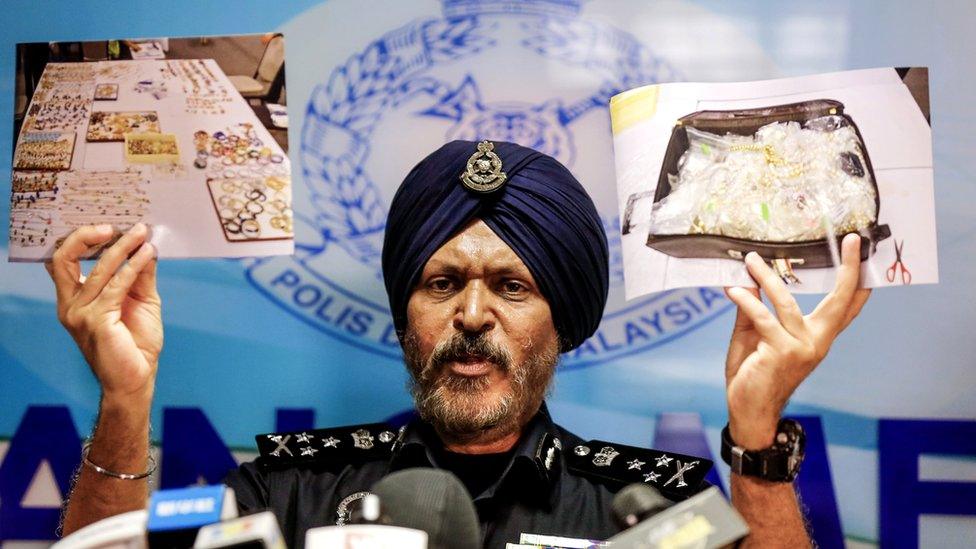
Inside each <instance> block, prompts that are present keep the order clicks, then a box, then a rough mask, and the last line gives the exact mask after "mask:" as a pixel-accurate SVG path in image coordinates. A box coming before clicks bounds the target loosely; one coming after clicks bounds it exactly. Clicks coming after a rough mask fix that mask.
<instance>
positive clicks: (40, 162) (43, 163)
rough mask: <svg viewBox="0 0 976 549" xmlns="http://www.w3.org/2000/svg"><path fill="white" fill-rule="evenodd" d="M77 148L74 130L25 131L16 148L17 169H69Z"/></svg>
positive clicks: (15, 162) (15, 165) (15, 166)
mask: <svg viewBox="0 0 976 549" xmlns="http://www.w3.org/2000/svg"><path fill="white" fill-rule="evenodd" d="M74 149H75V134H74V133H72V132H23V133H21V134H20V140H19V141H18V142H17V147H16V149H15V150H14V163H13V167H14V169H15V170H20V169H27V170H67V169H68V168H70V167H71V157H72V154H73V152H74Z"/></svg>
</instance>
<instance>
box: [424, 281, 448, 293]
mask: <svg viewBox="0 0 976 549" xmlns="http://www.w3.org/2000/svg"><path fill="white" fill-rule="evenodd" d="M428 286H429V287H430V289H431V290H434V291H435V292H449V291H451V289H453V288H454V283H453V282H451V280H450V279H447V278H435V279H434V280H431V281H430V283H429V284H428Z"/></svg>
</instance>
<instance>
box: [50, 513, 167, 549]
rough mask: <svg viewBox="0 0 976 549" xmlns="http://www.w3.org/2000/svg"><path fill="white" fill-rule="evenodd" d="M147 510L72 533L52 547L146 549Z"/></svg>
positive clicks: (107, 520) (70, 548)
mask: <svg viewBox="0 0 976 549" xmlns="http://www.w3.org/2000/svg"><path fill="white" fill-rule="evenodd" d="M148 515H149V514H148V513H147V512H146V510H145V509H139V510H138V511H129V512H128V513H121V514H118V515H115V516H112V517H108V518H106V519H102V520H100V521H98V522H94V523H92V524H89V525H88V526H85V527H84V528H81V529H79V530H78V531H76V532H72V533H71V535H69V536H66V537H64V538H63V539H61V540H59V541H58V542H57V543H55V544H54V545H52V546H51V548H52V549H95V548H109V547H111V548H113V549H145V548H146V518H147V517H148Z"/></svg>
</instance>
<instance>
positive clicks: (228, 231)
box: [207, 176, 294, 242]
mask: <svg viewBox="0 0 976 549" xmlns="http://www.w3.org/2000/svg"><path fill="white" fill-rule="evenodd" d="M207 186H208V187H209V189H210V198H211V199H212V200H213V205H214V209H215V211H216V212H217V217H218V219H219V220H220V225H221V227H222V228H223V231H224V237H225V238H226V239H227V240H228V241H229V242H245V241H253V240H282V239H290V238H293V237H294V232H293V231H294V229H293V226H292V210H291V180H290V179H289V178H287V177H280V176H269V177H247V178H232V179H208V180H207Z"/></svg>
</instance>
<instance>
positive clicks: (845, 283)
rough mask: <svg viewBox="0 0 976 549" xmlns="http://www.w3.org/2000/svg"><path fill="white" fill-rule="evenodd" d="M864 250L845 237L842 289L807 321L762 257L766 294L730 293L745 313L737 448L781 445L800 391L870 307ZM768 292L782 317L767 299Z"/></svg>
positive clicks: (732, 362)
mask: <svg viewBox="0 0 976 549" xmlns="http://www.w3.org/2000/svg"><path fill="white" fill-rule="evenodd" d="M860 242H861V239H860V237H859V236H858V235H856V234H849V235H847V236H846V237H844V239H843V241H842V243H841V265H839V266H838V268H837V282H836V284H835V286H834V289H833V291H831V292H830V293H829V294H827V296H826V297H825V298H824V299H823V301H821V302H820V304H819V305H817V308H816V309H815V310H814V311H813V312H812V313H810V314H808V315H806V316H804V315H803V312H802V311H801V310H800V306H799V305H798V304H797V302H796V299H794V297H793V295H792V294H791V293H790V291H789V290H788V289H787V288H786V285H785V284H784V283H783V281H782V280H781V279H780V278H779V276H778V275H776V273H774V272H773V270H772V269H771V268H769V266H768V265H766V263H765V261H763V259H762V258H761V257H760V256H759V254H757V253H755V252H752V253H750V254H748V255H747V256H746V258H745V262H746V266H747V268H748V269H749V274H750V275H752V277H753V278H754V279H755V280H756V282H757V283H758V284H759V288H739V287H734V288H726V289H725V293H726V295H728V297H729V299H731V300H732V301H733V302H734V303H735V304H736V305H737V306H738V314H737V315H736V318H735V327H734V328H733V330H732V341H731V343H730V344H729V353H728V356H727V357H726V361H725V383H726V398H727V399H728V406H729V431H730V434H731V435H732V439H733V440H734V441H735V443H736V444H737V445H739V446H742V447H744V448H746V449H747V450H759V449H763V448H767V447H769V446H770V445H771V444H772V443H773V438H774V437H775V435H776V426H777V423H778V422H779V418H780V413H781V412H782V410H783V407H784V406H786V402H787V401H788V400H789V398H790V396H792V394H793V391H795V390H796V388H797V387H798V386H799V385H800V383H802V382H803V380H804V379H806V378H807V376H809V375H810V373H811V372H813V370H814V368H816V367H817V365H818V364H820V361H821V360H823V358H824V357H825V356H826V355H827V351H829V350H830V346H831V344H833V342H834V339H836V338H837V336H838V335H839V334H840V333H841V332H842V331H843V330H844V328H846V327H847V325H848V324H850V323H851V321H852V320H854V318H855V317H856V316H857V315H858V313H859V312H860V311H861V308H862V307H863V306H864V303H865V302H867V300H868V297H869V296H870V295H871V290H870V289H858V279H859V277H860V270H861V267H860ZM760 289H762V291H763V292H764V293H765V294H766V296H767V297H768V299H769V301H770V302H771V303H772V305H773V310H774V311H775V314H773V312H772V311H770V310H769V309H768V308H767V307H766V305H764V304H763V302H762V300H761V299H760V298H759V290H760Z"/></svg>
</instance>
